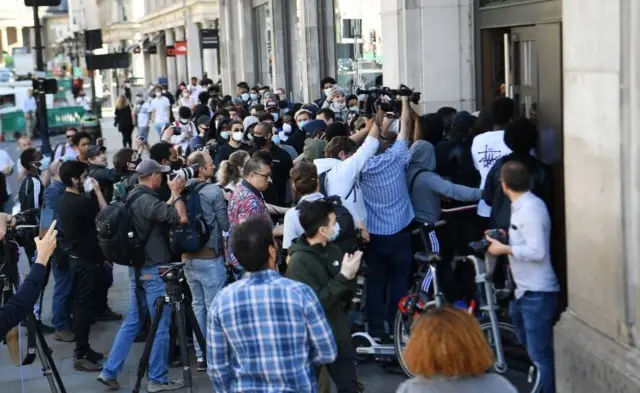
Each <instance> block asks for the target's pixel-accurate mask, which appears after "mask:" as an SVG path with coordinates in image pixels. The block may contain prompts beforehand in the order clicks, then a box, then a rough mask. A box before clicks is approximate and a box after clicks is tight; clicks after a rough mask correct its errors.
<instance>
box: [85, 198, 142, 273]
mask: <svg viewBox="0 0 640 393" xmlns="http://www.w3.org/2000/svg"><path fill="white" fill-rule="evenodd" d="M143 194H144V193H139V194H136V195H134V196H132V197H131V198H129V199H128V200H124V199H117V200H114V201H113V202H111V203H110V204H109V205H108V206H107V207H106V208H104V210H102V211H101V212H100V213H98V216H97V217H96V229H97V231H98V244H99V245H100V249H101V250H102V254H103V255H104V257H105V259H106V260H107V261H109V262H113V263H115V264H118V265H123V266H131V267H140V266H142V265H144V263H145V259H146V258H145V252H144V243H145V241H144V240H143V239H141V238H140V237H139V236H138V234H137V233H136V228H135V225H134V223H133V216H132V215H131V205H132V204H133V202H134V201H135V200H136V199H137V198H138V197H140V196H141V195H143Z"/></svg>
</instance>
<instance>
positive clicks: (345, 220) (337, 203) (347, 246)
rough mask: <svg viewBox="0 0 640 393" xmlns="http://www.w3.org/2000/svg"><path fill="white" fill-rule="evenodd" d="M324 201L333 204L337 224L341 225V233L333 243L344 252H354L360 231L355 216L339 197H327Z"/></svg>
mask: <svg viewBox="0 0 640 393" xmlns="http://www.w3.org/2000/svg"><path fill="white" fill-rule="evenodd" d="M324 200H325V201H329V202H331V203H332V204H333V211H334V212H335V214H336V222H337V223H338V225H340V233H339V234H338V237H337V238H336V240H334V241H333V243H334V244H335V245H336V246H338V247H339V248H340V250H342V252H345V253H347V252H349V253H351V252H353V251H354V248H355V247H356V246H357V244H358V231H357V230H356V224H355V222H354V220H353V216H352V215H351V213H350V212H349V210H348V209H347V208H346V207H344V205H342V200H341V199H340V197H339V196H337V195H334V196H330V197H325V198H324Z"/></svg>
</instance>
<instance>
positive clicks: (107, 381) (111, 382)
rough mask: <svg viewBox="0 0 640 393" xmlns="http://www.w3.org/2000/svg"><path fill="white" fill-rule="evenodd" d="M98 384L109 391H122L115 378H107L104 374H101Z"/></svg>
mask: <svg viewBox="0 0 640 393" xmlns="http://www.w3.org/2000/svg"><path fill="white" fill-rule="evenodd" d="M98 382H100V383H101V384H103V385H105V386H106V387H108V388H109V390H118V389H120V384H119V383H118V381H117V380H116V379H115V378H114V379H111V378H107V377H106V376H105V375H104V374H103V373H100V376H99V377H98Z"/></svg>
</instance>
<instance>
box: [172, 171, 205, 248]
mask: <svg viewBox="0 0 640 393" xmlns="http://www.w3.org/2000/svg"><path fill="white" fill-rule="evenodd" d="M207 185H208V183H198V184H197V185H191V186H189V187H186V188H185V191H184V193H183V196H182V197H181V198H182V199H183V200H184V204H185V205H186V207H187V216H188V217H189V222H187V223H186V224H184V225H182V226H177V227H175V228H173V229H172V230H171V231H170V232H169V244H170V245H171V251H173V252H175V253H177V254H185V253H195V252H198V251H200V250H202V248H203V247H204V245H205V244H207V242H208V241H209V237H210V236H211V230H210V229H209V227H208V226H207V222H206V221H205V219H204V213H203V211H202V204H201V198H200V194H199V193H200V190H202V189H203V188H204V187H206V186H207Z"/></svg>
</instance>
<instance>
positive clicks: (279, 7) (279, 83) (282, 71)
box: [269, 0, 296, 91]
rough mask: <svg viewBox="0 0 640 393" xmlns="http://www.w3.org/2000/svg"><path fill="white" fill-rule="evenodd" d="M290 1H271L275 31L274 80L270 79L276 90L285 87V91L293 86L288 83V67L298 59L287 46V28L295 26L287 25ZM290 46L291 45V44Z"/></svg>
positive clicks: (273, 48)
mask: <svg viewBox="0 0 640 393" xmlns="http://www.w3.org/2000/svg"><path fill="white" fill-rule="evenodd" d="M288 3H289V2H288V1H286V0H282V1H273V0H271V1H270V6H271V26H272V28H271V31H272V32H273V35H272V44H271V45H272V50H271V52H272V53H273V80H272V81H269V84H270V86H271V87H272V88H273V89H274V90H275V89H277V88H284V89H285V91H289V89H290V88H291V86H289V84H288V83H287V69H288V68H290V63H291V61H292V60H294V59H296V58H295V57H291V56H290V53H287V52H288V51H287V50H286V48H285V46H286V44H285V43H286V40H287V38H288V34H287V30H290V29H293V28H295V24H294V25H293V26H291V25H285V24H286V23H287V22H288V12H287V11H288V8H287V6H288ZM294 23H295V19H294ZM289 47H291V46H290V45H289Z"/></svg>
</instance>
